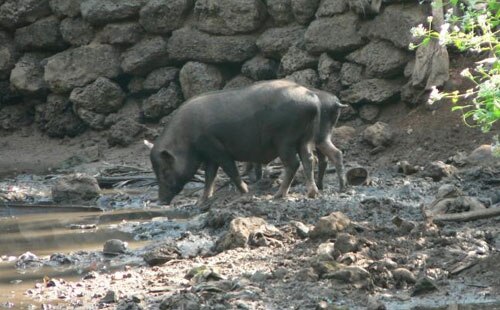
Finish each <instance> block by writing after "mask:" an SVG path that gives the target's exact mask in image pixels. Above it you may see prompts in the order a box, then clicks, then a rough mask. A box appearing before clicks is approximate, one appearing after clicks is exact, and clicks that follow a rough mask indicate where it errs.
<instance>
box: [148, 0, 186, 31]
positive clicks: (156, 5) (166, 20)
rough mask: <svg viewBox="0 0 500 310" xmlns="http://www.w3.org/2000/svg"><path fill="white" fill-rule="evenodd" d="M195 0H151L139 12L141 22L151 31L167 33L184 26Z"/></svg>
mask: <svg viewBox="0 0 500 310" xmlns="http://www.w3.org/2000/svg"><path fill="white" fill-rule="evenodd" d="M192 6H193V0H173V1H172V0H170V1H169V0H150V1H149V2H147V4H146V5H145V6H144V7H143V8H142V9H141V11H140V13H139V23H140V24H141V25H142V27H144V29H146V31H148V32H151V33H160V34H165V33H169V32H171V31H173V30H175V29H177V28H180V27H181V26H182V23H183V21H184V19H185V18H186V16H187V14H188V13H189V11H190V10H191V8H192Z"/></svg>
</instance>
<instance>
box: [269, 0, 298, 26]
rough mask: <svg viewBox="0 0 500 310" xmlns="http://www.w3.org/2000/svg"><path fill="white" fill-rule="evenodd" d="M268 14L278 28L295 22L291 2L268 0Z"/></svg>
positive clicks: (286, 0) (289, 0)
mask: <svg viewBox="0 0 500 310" xmlns="http://www.w3.org/2000/svg"><path fill="white" fill-rule="evenodd" d="M267 12H268V13H269V15H270V16H271V17H272V19H273V21H274V24H275V25H277V26H282V25H286V24H289V23H291V22H292V21H293V20H294V16H293V12H292V4H291V0H267Z"/></svg>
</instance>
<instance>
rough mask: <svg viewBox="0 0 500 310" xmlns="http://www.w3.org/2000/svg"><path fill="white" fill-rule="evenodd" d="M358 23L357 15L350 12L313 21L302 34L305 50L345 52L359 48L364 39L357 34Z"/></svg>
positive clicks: (312, 51)
mask: <svg viewBox="0 0 500 310" xmlns="http://www.w3.org/2000/svg"><path fill="white" fill-rule="evenodd" d="M358 24H359V17H358V16H357V15H356V14H354V13H352V12H348V13H345V14H342V15H338V16H335V17H331V18H321V19H317V20H315V21H313V22H312V23H311V24H310V25H309V27H308V28H307V31H306V33H305V35H304V39H305V43H306V47H307V50H308V51H309V52H311V53H322V52H332V53H345V52H350V51H352V50H355V49H357V48H359V47H360V46H362V45H363V44H364V40H363V38H362V37H361V36H360V35H359V34H358V30H357V28H358ZM326 29H328V30H326Z"/></svg>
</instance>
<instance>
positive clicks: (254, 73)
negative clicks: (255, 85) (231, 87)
mask: <svg viewBox="0 0 500 310" xmlns="http://www.w3.org/2000/svg"><path fill="white" fill-rule="evenodd" d="M277 71H278V62H277V61H276V60H273V59H270V58H265V57H262V56H260V55H257V56H255V57H254V58H252V59H250V60H248V61H246V62H245V63H244V64H243V66H242V67H241V73H242V74H243V75H245V76H247V77H249V78H251V79H253V80H256V81H259V80H270V79H275V78H276V72H277Z"/></svg>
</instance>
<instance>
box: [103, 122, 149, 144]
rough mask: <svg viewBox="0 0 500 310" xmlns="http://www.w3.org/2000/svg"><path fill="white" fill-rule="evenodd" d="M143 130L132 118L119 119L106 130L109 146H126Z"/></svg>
mask: <svg viewBox="0 0 500 310" xmlns="http://www.w3.org/2000/svg"><path fill="white" fill-rule="evenodd" d="M142 130H143V127H142V126H141V124H139V123H138V122H136V121H134V120H132V119H121V120H120V121H118V122H117V123H116V124H114V125H113V126H111V128H110V129H109V132H108V143H109V145H111V146H115V145H117V146H127V145H129V144H131V143H132V142H134V140H135V137H136V136H137V135H138V134H139V133H140V132H141V131H142Z"/></svg>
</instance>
